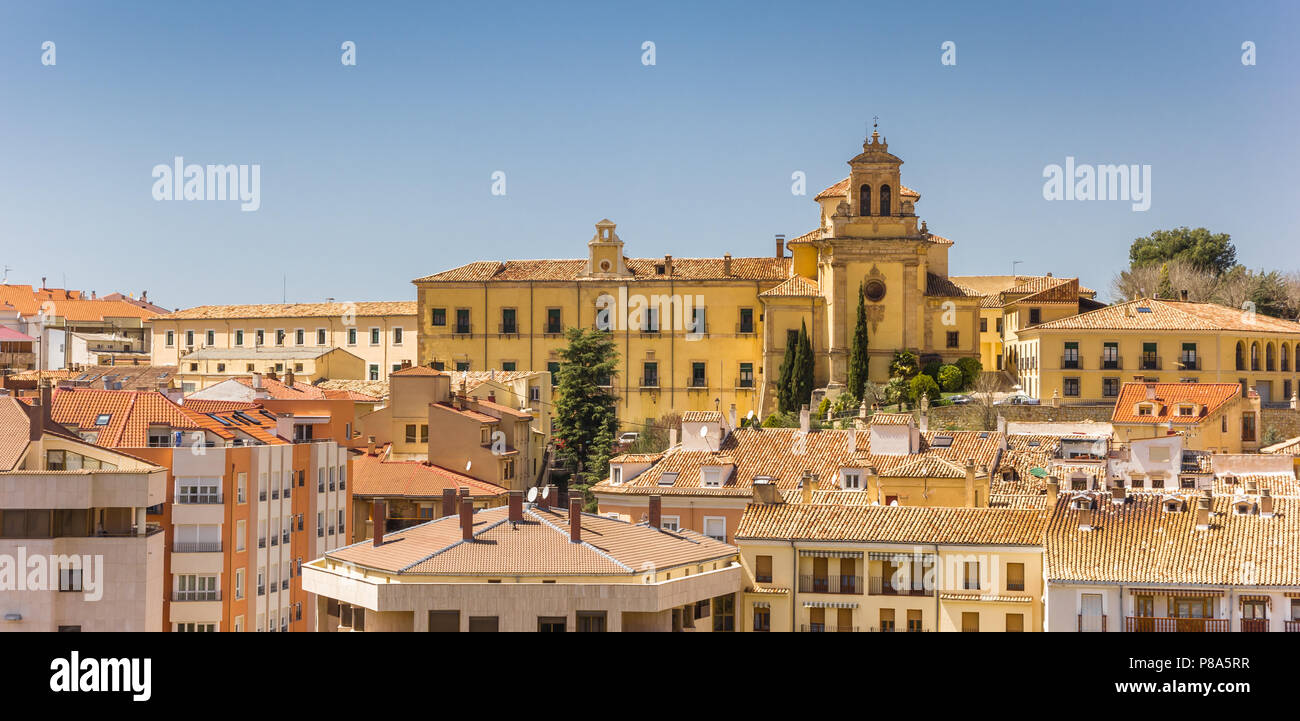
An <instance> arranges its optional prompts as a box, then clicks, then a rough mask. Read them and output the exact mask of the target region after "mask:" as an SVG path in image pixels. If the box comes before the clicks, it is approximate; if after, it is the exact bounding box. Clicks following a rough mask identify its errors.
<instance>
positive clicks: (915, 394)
mask: <svg viewBox="0 0 1300 721" xmlns="http://www.w3.org/2000/svg"><path fill="white" fill-rule="evenodd" d="M908 388H909V390H910V391H911V398H912V401H913V402H914V403H920V402H921V396H926V397H927V398H929V399H930V401H931V402H934V401H937V400H939V398H940V394H939V384H938V383H935V382H934V379H933V378H931V377H930V376H928V375H926V374H924V373H922V374H920V375H918V376H916V377H915V378H913V379H912V380H911V382H910V383H909V384H908Z"/></svg>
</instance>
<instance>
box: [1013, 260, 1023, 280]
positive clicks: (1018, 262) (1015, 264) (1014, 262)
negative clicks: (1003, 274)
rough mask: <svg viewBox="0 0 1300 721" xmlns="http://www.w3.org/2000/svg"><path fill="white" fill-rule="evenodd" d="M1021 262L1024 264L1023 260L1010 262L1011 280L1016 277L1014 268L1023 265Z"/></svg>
mask: <svg viewBox="0 0 1300 721" xmlns="http://www.w3.org/2000/svg"><path fill="white" fill-rule="evenodd" d="M1023 262H1025V261H1023V260H1013V261H1011V277H1012V278H1015V277H1016V266H1017V265H1019V264H1021V263H1023Z"/></svg>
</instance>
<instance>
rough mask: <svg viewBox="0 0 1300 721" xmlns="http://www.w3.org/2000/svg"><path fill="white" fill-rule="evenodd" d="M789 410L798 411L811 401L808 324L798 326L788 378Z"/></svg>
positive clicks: (810, 358)
mask: <svg viewBox="0 0 1300 721" xmlns="http://www.w3.org/2000/svg"><path fill="white" fill-rule="evenodd" d="M790 390H791V398H790V405H791V410H794V411H798V410H799V409H801V408H803V405H804V404H805V403H809V402H811V401H812V390H813V352H812V342H811V341H809V340H808V324H807V323H800V324H799V347H798V348H797V349H796V350H795V354H794V366H793V368H792V369H791V378H790Z"/></svg>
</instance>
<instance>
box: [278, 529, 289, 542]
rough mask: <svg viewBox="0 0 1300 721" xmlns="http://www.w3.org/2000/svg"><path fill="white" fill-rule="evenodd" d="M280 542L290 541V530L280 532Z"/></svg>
mask: <svg viewBox="0 0 1300 721" xmlns="http://www.w3.org/2000/svg"><path fill="white" fill-rule="evenodd" d="M280 542H281V543H288V542H289V532H288V531H285V532H284V533H281V534H280Z"/></svg>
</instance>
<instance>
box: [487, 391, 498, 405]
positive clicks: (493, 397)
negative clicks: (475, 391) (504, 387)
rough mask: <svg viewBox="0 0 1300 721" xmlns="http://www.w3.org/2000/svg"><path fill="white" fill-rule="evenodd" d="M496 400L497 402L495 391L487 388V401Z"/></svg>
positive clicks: (493, 401) (492, 401)
mask: <svg viewBox="0 0 1300 721" xmlns="http://www.w3.org/2000/svg"><path fill="white" fill-rule="evenodd" d="M496 402H497V392H496V391H494V390H489V391H488V403H496Z"/></svg>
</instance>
